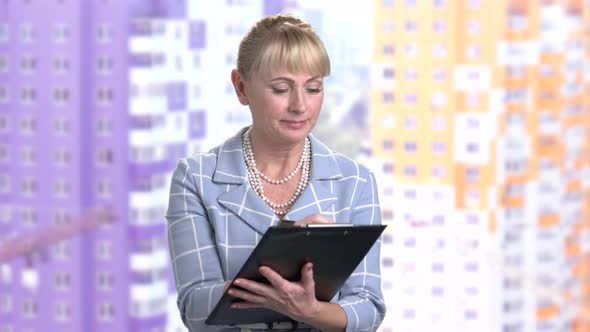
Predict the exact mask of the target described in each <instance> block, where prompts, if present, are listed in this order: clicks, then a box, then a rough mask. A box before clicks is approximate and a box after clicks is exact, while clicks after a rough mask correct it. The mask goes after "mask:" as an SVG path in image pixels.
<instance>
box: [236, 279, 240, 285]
mask: <svg viewBox="0 0 590 332" xmlns="http://www.w3.org/2000/svg"><path fill="white" fill-rule="evenodd" d="M241 283H242V282H241V281H240V279H238V280H236V281H234V284H236V285H239V284H241Z"/></svg>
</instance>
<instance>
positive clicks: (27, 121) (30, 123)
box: [20, 115, 37, 136]
mask: <svg viewBox="0 0 590 332" xmlns="http://www.w3.org/2000/svg"><path fill="white" fill-rule="evenodd" d="M36 131H37V120H36V119H35V118H33V117H32V116H30V115H27V116H24V117H23V118H22V120H21V122H20V133H21V134H22V135H24V136H31V135H34V134H35V132H36Z"/></svg>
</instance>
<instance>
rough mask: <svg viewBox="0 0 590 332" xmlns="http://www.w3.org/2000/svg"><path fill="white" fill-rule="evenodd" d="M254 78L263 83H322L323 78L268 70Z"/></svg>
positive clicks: (306, 73)
mask: <svg viewBox="0 0 590 332" xmlns="http://www.w3.org/2000/svg"><path fill="white" fill-rule="evenodd" d="M254 77H256V78H258V79H260V80H263V81H292V82H302V83H305V82H309V81H320V82H321V81H323V79H324V78H323V76H322V75H318V74H312V73H308V72H293V71H289V70H270V71H267V72H261V73H258V75H254Z"/></svg>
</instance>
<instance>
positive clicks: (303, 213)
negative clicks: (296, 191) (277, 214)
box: [285, 134, 342, 221]
mask: <svg viewBox="0 0 590 332" xmlns="http://www.w3.org/2000/svg"><path fill="white" fill-rule="evenodd" d="M309 139H310V141H311V151H312V158H311V176H310V181H309V184H308V185H307V188H306V189H305V190H304V191H303V193H302V194H301V196H300V197H299V199H297V201H296V202H295V204H294V205H293V207H291V209H290V210H289V212H288V213H287V215H285V218H286V219H288V220H294V221H297V220H300V219H303V218H305V217H307V216H308V215H310V214H313V213H325V212H326V211H328V209H329V208H330V207H332V205H334V203H336V200H337V199H338V198H337V197H336V195H335V194H334V192H333V181H334V180H337V179H340V178H342V172H341V171H340V167H339V166H338V162H337V161H336V158H335V157H334V153H333V152H332V151H331V150H330V149H328V147H326V146H325V145H324V144H323V143H322V142H320V141H319V140H317V139H316V138H315V137H314V136H313V135H311V134H310V135H309Z"/></svg>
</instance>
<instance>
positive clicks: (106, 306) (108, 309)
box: [98, 303, 115, 321]
mask: <svg viewBox="0 0 590 332" xmlns="http://www.w3.org/2000/svg"><path fill="white" fill-rule="evenodd" d="M114 317H115V307H114V306H113V304H112V303H100V304H99V306H98V320H100V321H112V320H113V318H114Z"/></svg>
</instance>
